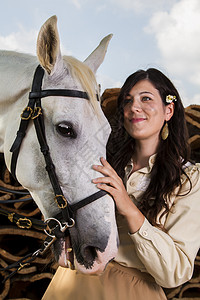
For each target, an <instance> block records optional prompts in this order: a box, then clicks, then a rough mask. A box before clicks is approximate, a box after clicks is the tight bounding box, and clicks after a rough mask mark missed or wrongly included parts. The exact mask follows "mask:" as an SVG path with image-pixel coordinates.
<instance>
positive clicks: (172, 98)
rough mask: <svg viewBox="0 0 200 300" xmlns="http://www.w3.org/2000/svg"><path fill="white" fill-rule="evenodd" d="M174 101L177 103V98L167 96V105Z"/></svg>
mask: <svg viewBox="0 0 200 300" xmlns="http://www.w3.org/2000/svg"><path fill="white" fill-rule="evenodd" d="M173 101H177V99H176V96H172V95H168V96H166V102H167V103H172V102H173Z"/></svg>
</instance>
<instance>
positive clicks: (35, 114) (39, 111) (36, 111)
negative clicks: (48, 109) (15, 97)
mask: <svg viewBox="0 0 200 300" xmlns="http://www.w3.org/2000/svg"><path fill="white" fill-rule="evenodd" d="M39 115H42V108H41V107H39V106H36V107H35V109H34V112H33V114H32V120H34V119H36V118H37V117H39Z"/></svg>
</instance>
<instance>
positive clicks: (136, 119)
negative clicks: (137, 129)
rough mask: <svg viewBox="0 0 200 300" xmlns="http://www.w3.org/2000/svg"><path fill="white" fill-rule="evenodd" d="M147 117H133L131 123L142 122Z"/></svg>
mask: <svg viewBox="0 0 200 300" xmlns="http://www.w3.org/2000/svg"><path fill="white" fill-rule="evenodd" d="M145 120H146V119H145V118H133V119H131V123H134V124H135V123H139V122H142V121H145Z"/></svg>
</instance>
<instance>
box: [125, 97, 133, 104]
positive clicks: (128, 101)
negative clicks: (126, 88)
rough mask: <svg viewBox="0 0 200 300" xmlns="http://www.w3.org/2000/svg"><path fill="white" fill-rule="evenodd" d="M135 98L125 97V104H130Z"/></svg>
mask: <svg viewBox="0 0 200 300" xmlns="http://www.w3.org/2000/svg"><path fill="white" fill-rule="evenodd" d="M132 102H133V99H132V98H125V100H124V105H126V104H128V103H132Z"/></svg>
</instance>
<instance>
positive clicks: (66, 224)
mask: <svg viewBox="0 0 200 300" xmlns="http://www.w3.org/2000/svg"><path fill="white" fill-rule="evenodd" d="M51 220H53V221H55V222H57V223H58V225H56V226H59V227H60V231H62V232H64V231H65V230H66V229H67V228H71V227H73V226H74V224H75V221H74V219H72V218H70V221H71V222H72V224H69V223H67V222H65V223H64V226H63V225H62V224H61V222H60V221H59V220H57V219H55V218H48V219H46V220H45V223H46V224H47V225H48V223H49V222H50V221H51ZM56 226H55V227H54V228H51V231H53V230H54V229H55V228H56ZM44 232H45V233H46V234H47V235H48V236H50V237H51V238H54V237H55V235H53V234H51V232H50V233H49V232H47V230H46V229H44Z"/></svg>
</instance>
